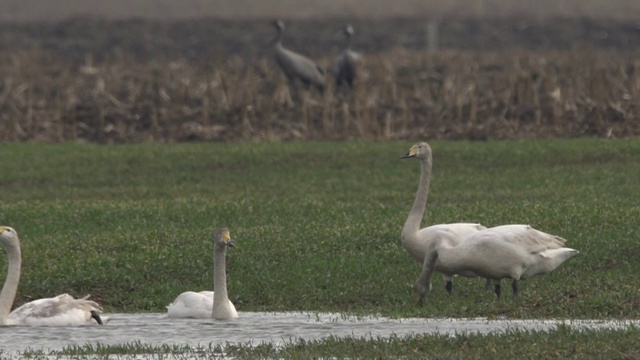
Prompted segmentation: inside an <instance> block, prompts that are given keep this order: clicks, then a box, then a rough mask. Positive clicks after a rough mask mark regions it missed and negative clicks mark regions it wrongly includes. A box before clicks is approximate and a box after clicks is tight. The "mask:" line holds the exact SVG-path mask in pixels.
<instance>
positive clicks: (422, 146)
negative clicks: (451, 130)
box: [402, 142, 431, 159]
mask: <svg viewBox="0 0 640 360" xmlns="http://www.w3.org/2000/svg"><path fill="white" fill-rule="evenodd" d="M430 155H431V147H429V144H427V143H426V142H421V143H417V144H415V145H413V146H412V147H411V149H409V152H407V153H406V154H405V155H404V156H403V157H402V159H408V158H413V157H414V158H418V159H426V158H428V157H429V156H430Z"/></svg>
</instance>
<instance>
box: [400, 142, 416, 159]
mask: <svg viewBox="0 0 640 360" xmlns="http://www.w3.org/2000/svg"><path fill="white" fill-rule="evenodd" d="M417 154H418V148H417V147H416V146H415V145H414V146H412V147H411V149H409V152H407V153H406V154H404V156H403V157H401V159H406V158H412V157H415V156H416V155H417Z"/></svg>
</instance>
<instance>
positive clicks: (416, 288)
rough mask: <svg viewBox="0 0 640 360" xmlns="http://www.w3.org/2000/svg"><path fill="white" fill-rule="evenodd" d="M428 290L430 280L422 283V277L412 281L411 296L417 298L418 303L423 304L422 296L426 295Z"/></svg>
mask: <svg viewBox="0 0 640 360" xmlns="http://www.w3.org/2000/svg"><path fill="white" fill-rule="evenodd" d="M429 291H431V281H429V282H428V283H427V284H424V282H423V281H422V279H418V280H416V282H415V283H413V296H414V297H417V298H418V305H420V306H422V304H424V298H426V297H427V294H429Z"/></svg>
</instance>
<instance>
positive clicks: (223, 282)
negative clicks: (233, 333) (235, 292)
mask: <svg viewBox="0 0 640 360" xmlns="http://www.w3.org/2000/svg"><path fill="white" fill-rule="evenodd" d="M226 250H227V249H226V246H225V245H216V248H215V251H214V254H213V307H214V309H215V307H216V305H219V304H222V303H223V302H225V301H227V300H229V296H228V295H227V270H226V267H227V263H226V262H227V259H226V252H227V251H226Z"/></svg>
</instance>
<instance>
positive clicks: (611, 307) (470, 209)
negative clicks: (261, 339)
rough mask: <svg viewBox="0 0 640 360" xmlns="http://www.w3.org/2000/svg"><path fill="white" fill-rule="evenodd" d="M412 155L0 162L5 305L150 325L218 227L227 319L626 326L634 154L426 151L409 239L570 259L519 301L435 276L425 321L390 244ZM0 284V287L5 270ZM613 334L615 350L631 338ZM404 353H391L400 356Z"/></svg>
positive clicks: (561, 143) (525, 147)
mask: <svg viewBox="0 0 640 360" xmlns="http://www.w3.org/2000/svg"><path fill="white" fill-rule="evenodd" d="M411 145H412V144H411V143H410V142H384V143H374V142H324V143H313V142H311V143H295V142H294V143H242V144H164V145H161V144H156V145H117V146H98V145H77V144H62V145H46V144H37V143H30V144H0V154H2V159H3V168H2V170H1V172H0V174H1V175H2V176H1V177H0V189H1V190H2V206H1V207H0V223H2V224H3V225H9V226H13V227H14V228H15V229H16V230H17V231H18V233H19V234H20V237H21V240H22V248H23V275H22V278H21V284H20V288H19V294H18V298H17V299H16V303H15V305H19V304H21V303H23V302H25V301H28V300H32V299H35V298H39V297H46V296H53V295H57V294H59V293H61V292H68V293H70V294H72V295H84V294H86V293H91V294H92V297H93V298H94V299H97V300H99V301H100V302H101V303H102V304H104V305H105V310H106V312H140V311H164V306H165V305H167V304H168V303H169V302H171V301H172V300H173V298H174V297H175V296H176V295H177V294H179V293H180V292H182V291H185V290H201V289H210V288H212V286H213V285H212V278H213V264H212V233H213V229H214V228H215V227H219V226H228V227H229V228H230V229H231V233H232V237H234V240H235V241H236V245H237V247H236V248H235V249H232V250H230V251H229V252H228V264H227V266H228V287H229V294H230V298H231V300H232V301H233V302H234V303H235V305H236V308H237V309H238V310H239V311H241V312H242V311H276V310H310V311H349V312H354V313H362V314H364V313H379V314H382V315H387V316H403V317H408V316H411V317H449V316H453V317H475V316H482V317H484V316H488V317H495V316H507V317H511V318H546V317H566V318H595V319H600V318H620V319H623V318H633V319H638V318H640V290H639V289H640V277H639V276H637V274H638V273H640V261H639V260H640V252H638V239H639V238H640V228H639V227H638V219H639V218H640V206H639V205H638V194H639V192H638V179H640V142H638V141H637V140H633V139H629V140H594V139H580V140H539V141H500V142H432V143H431V146H432V148H433V151H434V179H433V181H432V183H431V193H430V197H429V204H428V205H427V215H426V218H425V221H423V226H426V225H428V224H434V223H444V222H458V221H475V222H480V223H482V224H484V225H485V226H495V225H500V224H506V223H528V224H530V225H532V226H534V227H536V228H538V229H540V230H543V231H547V232H550V233H553V234H557V235H560V236H563V237H565V238H566V239H568V245H569V246H570V247H574V248H576V249H578V250H580V251H581V255H580V256H578V257H576V258H574V259H571V260H569V261H568V262H567V263H565V264H564V265H562V266H561V267H560V268H559V269H557V270H556V271H555V272H553V273H552V274H549V275H546V276H542V277H536V278H532V279H528V280H526V281H524V282H523V283H522V285H521V293H520V296H519V298H518V299H516V300H513V299H511V298H510V297H509V296H505V297H503V298H502V299H501V300H496V299H495V296H494V295H493V294H490V293H485V292H484V291H482V287H483V281H482V280H480V279H464V278H458V279H456V280H455V282H454V294H453V295H451V296H450V295H448V294H447V293H446V292H445V291H444V288H443V286H442V285H443V284H441V278H440V277H439V276H436V277H434V281H435V282H434V290H433V291H432V292H431V293H430V295H429V297H428V298H427V302H426V304H425V305H424V306H423V307H418V306H417V305H416V302H415V299H414V298H412V297H411V284H412V283H413V281H414V280H415V279H416V278H417V276H418V274H419V271H420V264H418V263H417V262H415V261H414V260H412V259H411V258H409V256H408V255H407V254H406V253H405V251H404V249H403V248H402V247H401V245H400V236H399V234H400V229H401V227H402V225H403V223H404V220H405V218H406V216H407V214H408V211H409V208H410V207H411V204H412V202H413V198H414V195H415V191H416V188H417V182H418V173H419V163H418V162H417V161H414V160H411V159H409V160H401V159H400V156H401V155H403V154H404V153H405V152H406V151H407V150H408V149H409V147H410V146H411ZM0 269H2V270H0V271H1V272H0V274H2V275H0V278H2V279H3V278H4V276H5V275H4V274H5V273H6V258H5V257H4V256H2V257H0ZM569 333H571V334H572V335H571V336H578V337H581V336H587V338H586V340H584V342H585V343H588V342H589V338H590V337H589V335H575V334H574V333H573V332H569ZM612 334H614V335H608V337H613V338H615V339H619V340H620V341H625V340H624V338H626V337H631V336H635V338H637V329H635V330H630V331H627V332H614V333H612ZM615 334H619V335H615ZM540 336H542V335H540ZM592 336H593V337H594V338H595V337H598V336H597V335H592ZM549 338H550V339H548V340H545V341H555V340H553V339H552V338H553V337H552V336H550V337H549ZM566 338H569V335H567V336H566ZM501 339H502V340H496V338H495V337H493V338H485V340H478V341H480V342H481V343H486V344H488V345H487V346H494V345H491V344H495V343H496V342H498V343H499V342H500V341H504V344H508V341H509V339H506V338H501ZM333 341H338V340H333ZM371 341H372V343H371V346H374V347H375V346H378V347H380V346H382V345H380V344H378V345H375V344H374V343H375V342H376V341H377V342H380V341H382V340H375V341H374V340H371ZM385 341H386V340H385ZM412 341H416V340H410V339H409V340H407V339H405V340H400V339H398V345H397V346H399V347H400V348H402V349H405V350H406V351H407V353H406V354H407V355H410V354H411V352H410V349H412V348H413V347H414V346H415V345H413V343H412ZM425 341H426V340H425ZM433 341H437V339H436V340H433ZM449 341H451V342H456V341H461V340H449ZM474 341H475V340H474ZM576 341H578V340H576ZM580 341H583V340H580ZM383 342H384V341H383ZM611 344H615V342H611ZM295 346H297V345H295V344H292V347H295ZM308 346H311V345H308ZM314 346H315V345H314ZM344 346H351V345H344ZM353 346H355V345H353ZM385 346H386V345H385ZM394 346H395V345H394ZM527 346H529V345H527ZM550 346H551V345H550ZM614 348H615V347H614ZM484 349H485V351H489V349H488V348H484ZM635 349H636V350H634V351H636V352H635V353H633V352H632V353H631V354H636V355H638V354H639V352H638V349H637V346H636V348H635ZM263 350H264V349H263ZM501 351H505V349H504V348H503V349H502V350H501ZM514 351H515V350H514ZM317 354H319V355H320V356H325V355H326V354H325V353H324V352H319V353H317ZM344 354H345V355H343V356H351V355H349V354H348V353H344ZM376 354H378V353H371V355H372V356H384V355H383V353H380V354H378V355H376ZM394 354H395V353H394ZM398 354H401V353H398ZM471 354H473V353H471ZM477 354H478V355H477V356H488V355H490V353H486V352H478V353H477ZM510 354H513V355H517V354H520V353H519V352H511V353H510ZM561 354H562V353H559V355H561ZM579 354H584V355H588V354H590V353H589V352H582V353H579ZM612 354H613V353H612ZM621 354H622V353H621ZM281 355H282V354H281ZM618 355H619V356H621V355H620V354H618ZM300 356H302V357H304V355H300ZM445 356H453V357H456V355H455V354H449V355H445ZM547 357H555V356H554V355H553V354H551V353H549V354H548V356H547Z"/></svg>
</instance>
